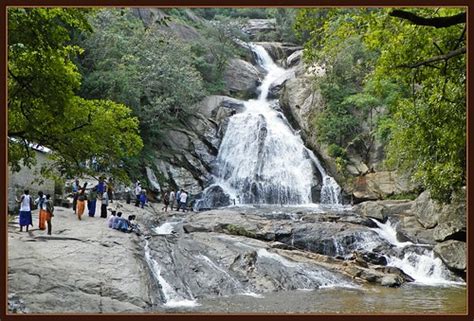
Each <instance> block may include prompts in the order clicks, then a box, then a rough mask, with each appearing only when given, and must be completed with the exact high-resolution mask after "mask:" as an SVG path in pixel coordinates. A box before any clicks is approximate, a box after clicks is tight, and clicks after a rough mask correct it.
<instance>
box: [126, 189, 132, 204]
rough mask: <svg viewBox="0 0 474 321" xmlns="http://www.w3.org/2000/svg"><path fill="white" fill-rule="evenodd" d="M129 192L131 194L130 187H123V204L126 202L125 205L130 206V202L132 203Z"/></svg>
mask: <svg viewBox="0 0 474 321" xmlns="http://www.w3.org/2000/svg"><path fill="white" fill-rule="evenodd" d="M130 192H131V191H130V187H128V186H127V187H125V202H126V203H127V204H130V203H131V201H132V197H131V196H130Z"/></svg>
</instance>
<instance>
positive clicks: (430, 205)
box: [411, 191, 443, 229]
mask: <svg viewBox="0 0 474 321" xmlns="http://www.w3.org/2000/svg"><path fill="white" fill-rule="evenodd" d="M442 208H443V206H442V204H440V203H438V202H436V201H434V200H433V199H431V196H430V192H429V191H424V192H423V193H421V194H420V195H419V196H418V197H417V199H416V200H415V202H414V203H413V206H412V209H411V210H412V212H413V213H414V214H415V216H416V219H417V220H418V222H420V224H421V225H423V227H425V228H428V229H429V228H433V227H435V226H436V225H437V224H438V220H439V215H440V213H441V210H442Z"/></svg>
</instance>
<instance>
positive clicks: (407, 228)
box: [396, 213, 436, 245]
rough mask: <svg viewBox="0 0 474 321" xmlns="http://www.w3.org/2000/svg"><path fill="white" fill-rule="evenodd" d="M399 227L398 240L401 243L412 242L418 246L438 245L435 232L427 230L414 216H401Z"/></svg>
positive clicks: (406, 214)
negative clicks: (434, 235)
mask: <svg viewBox="0 0 474 321" xmlns="http://www.w3.org/2000/svg"><path fill="white" fill-rule="evenodd" d="M398 222H399V224H398V225H397V227H396V229H397V238H398V240H399V241H400V242H406V241H410V242H412V243H417V244H431V245H434V244H436V241H435V239H434V237H433V230H431V229H429V230H428V229H425V228H424V227H423V225H421V224H420V222H418V220H417V219H416V217H415V216H414V215H412V214H408V213H404V214H402V215H399V221H398Z"/></svg>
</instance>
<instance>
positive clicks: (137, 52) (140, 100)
mask: <svg viewBox="0 0 474 321" xmlns="http://www.w3.org/2000/svg"><path fill="white" fill-rule="evenodd" d="M91 24H92V26H93V28H94V30H95V31H94V32H93V33H92V34H91V35H88V36H87V37H85V38H84V39H83V40H82V41H81V42H80V43H81V45H82V46H83V47H84V48H85V49H86V52H85V55H84V57H83V59H82V60H81V68H82V70H83V73H84V82H83V86H82V89H81V93H82V94H83V95H84V96H85V97H89V98H101V99H112V100H114V101H117V102H120V103H124V104H127V105H129V106H131V107H132V108H133V111H134V114H135V115H136V116H138V118H139V120H140V129H141V132H142V135H143V137H144V140H145V143H146V144H151V145H152V144H153V143H154V142H155V141H158V140H159V139H160V134H161V132H162V131H163V130H166V129H167V128H169V127H172V126H175V125H176V123H177V122H178V121H179V118H180V117H186V115H187V114H188V113H190V112H192V108H191V107H192V106H193V105H194V104H195V103H196V102H197V101H199V100H200V99H201V98H202V97H203V96H204V94H205V90H204V87H203V81H202V78H201V75H200V73H199V72H198V71H197V70H196V68H195V67H194V65H193V64H194V60H193V54H192V51H191V46H190V45H189V44H187V43H185V42H183V41H182V40H180V39H177V38H173V37H170V35H169V34H166V33H164V32H163V31H160V26H159V25H154V26H153V25H152V26H149V27H148V28H146V29H145V28H144V27H143V25H142V23H141V22H140V20H139V19H138V18H137V17H135V16H134V15H133V14H132V13H131V11H130V10H128V9H122V10H117V9H113V10H110V9H107V10H100V11H99V12H97V14H96V15H95V16H94V18H93V19H92V20H91Z"/></svg>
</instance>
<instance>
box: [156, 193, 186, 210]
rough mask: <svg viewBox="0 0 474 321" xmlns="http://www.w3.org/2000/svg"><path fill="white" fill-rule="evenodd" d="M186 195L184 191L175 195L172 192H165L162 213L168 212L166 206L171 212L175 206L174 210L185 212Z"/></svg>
mask: <svg viewBox="0 0 474 321" xmlns="http://www.w3.org/2000/svg"><path fill="white" fill-rule="evenodd" d="M187 202H188V193H187V192H186V191H185V190H184V189H180V190H178V191H177V192H176V193H175V192H174V190H171V192H168V191H166V192H165V194H164V195H163V208H162V209H161V210H162V211H165V212H168V206H170V208H171V210H173V208H174V207H175V206H176V210H177V211H178V212H179V210H180V209H182V210H183V212H185V211H186V210H187Z"/></svg>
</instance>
